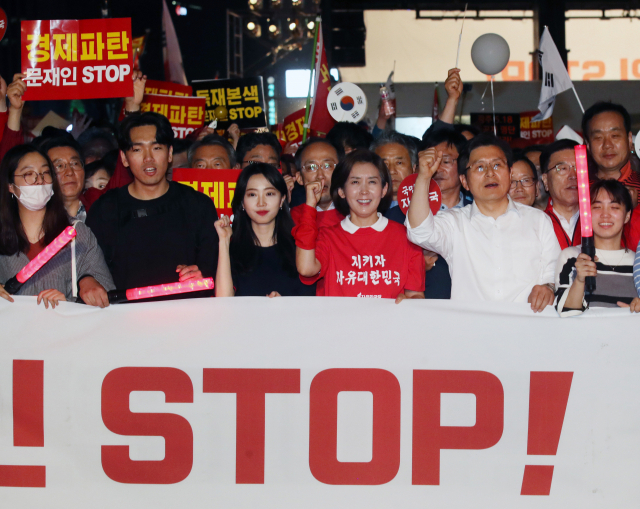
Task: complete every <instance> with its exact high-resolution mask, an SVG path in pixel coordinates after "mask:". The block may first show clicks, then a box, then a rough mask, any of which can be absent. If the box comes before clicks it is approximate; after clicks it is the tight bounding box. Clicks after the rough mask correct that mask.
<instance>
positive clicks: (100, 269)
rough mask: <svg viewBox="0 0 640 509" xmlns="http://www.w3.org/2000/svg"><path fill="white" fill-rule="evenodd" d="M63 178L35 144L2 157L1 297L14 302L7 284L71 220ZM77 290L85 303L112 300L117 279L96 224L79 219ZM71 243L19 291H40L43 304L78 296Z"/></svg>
mask: <svg viewBox="0 0 640 509" xmlns="http://www.w3.org/2000/svg"><path fill="white" fill-rule="evenodd" d="M70 224H71V223H70V221H69V216H68V215H67V212H66V210H65V208H64V205H63V202H62V194H61V192H60V187H59V185H58V181H57V180H56V178H55V177H54V174H53V166H52V164H51V161H50V160H49V158H48V157H47V155H46V154H45V153H43V152H41V151H39V150H38V149H37V148H36V147H34V146H33V145H18V146H17V147H14V148H12V149H11V150H9V151H8V152H7V154H6V155H5V157H4V158H3V159H2V162H1V163H0V283H1V284H0V297H2V298H4V299H6V300H8V301H10V302H13V299H12V298H11V296H10V295H9V293H8V292H7V291H6V290H5V289H4V286H3V285H4V284H5V283H6V282H7V281H8V280H9V279H11V278H12V277H13V276H15V275H16V274H17V273H18V272H19V271H20V270H21V269H22V268H23V267H24V266H25V265H27V264H28V263H29V262H30V261H31V260H33V259H34V258H35V257H36V256H37V255H38V254H39V253H40V252H41V251H42V250H43V249H44V248H45V247H46V246H47V245H49V244H50V243H51V242H52V241H53V240H54V239H55V238H56V237H57V236H58V235H59V234H60V233H62V231H63V230H64V229H65V228H66V227H67V226H69V225H70ZM74 226H75V229H76V232H77V235H76V267H77V270H76V273H77V275H78V280H79V282H78V288H79V292H78V294H79V295H80V297H81V298H82V299H83V300H84V302H85V303H87V304H90V305H94V306H100V307H105V306H107V305H109V300H108V298H107V293H106V290H112V289H113V288H114V287H113V281H112V279H111V274H110V273H109V269H108V268H107V265H106V263H105V261H104V256H103V255H102V251H101V250H100V248H99V247H98V243H97V242H96V239H95V237H94V236H93V234H92V233H91V230H90V229H89V228H88V227H86V226H85V225H84V224H83V223H80V222H77V223H76V224H75V225H74ZM71 270H72V269H71V247H70V246H69V245H67V246H66V247H64V248H63V249H62V250H61V251H60V252H58V253H57V254H56V255H55V256H54V257H53V258H51V260H49V261H48V262H47V263H46V264H45V265H44V266H43V267H42V268H41V269H40V270H38V271H37V272H36V273H35V274H34V275H33V276H32V277H31V278H30V279H28V280H27V281H26V282H25V283H24V285H23V286H22V287H21V288H20V290H18V291H17V292H16V294H17V295H37V296H38V304H40V302H44V305H45V307H47V308H48V307H49V304H51V306H52V307H55V306H56V305H57V304H58V302H60V301H63V300H69V299H71V297H72V296H73V293H74V292H73V288H72V274H71Z"/></svg>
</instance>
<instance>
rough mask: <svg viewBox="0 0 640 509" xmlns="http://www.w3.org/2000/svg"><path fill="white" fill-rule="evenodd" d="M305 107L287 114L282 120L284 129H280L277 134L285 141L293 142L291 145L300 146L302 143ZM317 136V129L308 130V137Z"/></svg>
mask: <svg viewBox="0 0 640 509" xmlns="http://www.w3.org/2000/svg"><path fill="white" fill-rule="evenodd" d="M305 112H306V109H305V108H301V109H299V110H298V111H294V112H293V113H291V114H290V115H287V116H286V117H285V118H284V120H283V122H282V129H278V131H277V133H276V136H277V137H278V139H279V140H282V141H284V142H285V143H291V146H293V147H298V146H299V145H300V144H301V143H302V134H303V131H304V117H305ZM312 136H317V133H316V132H315V131H312V130H311V129H308V130H307V138H310V137H312Z"/></svg>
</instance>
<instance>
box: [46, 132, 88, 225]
mask: <svg viewBox="0 0 640 509" xmlns="http://www.w3.org/2000/svg"><path fill="white" fill-rule="evenodd" d="M41 149H42V150H43V151H44V152H46V153H47V155H48V156H49V159H51V162H52V163H53V169H54V171H55V174H56V178H57V179H58V184H59V185H60V191H61V193H62V201H63V202H64V208H65V209H67V214H69V217H70V218H71V219H72V220H74V221H76V220H77V221H82V222H83V223H84V222H85V221H86V219H87V210H86V208H85V205H84V203H83V194H82V193H83V191H84V161H83V160H82V156H81V155H80V150H81V149H80V145H78V143H77V142H76V141H75V140H74V139H73V138H68V137H66V136H65V137H58V138H49V139H46V140H44V141H43V143H42V145H41Z"/></svg>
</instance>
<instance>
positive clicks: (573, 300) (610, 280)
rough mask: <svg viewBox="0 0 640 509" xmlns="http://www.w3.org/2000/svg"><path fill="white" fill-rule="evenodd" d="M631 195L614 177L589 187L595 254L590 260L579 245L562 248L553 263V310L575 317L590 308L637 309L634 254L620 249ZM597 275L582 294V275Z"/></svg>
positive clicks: (628, 217) (583, 277)
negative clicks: (590, 288) (590, 290)
mask: <svg viewBox="0 0 640 509" xmlns="http://www.w3.org/2000/svg"><path fill="white" fill-rule="evenodd" d="M631 208H632V202H631V195H630V194H629V191H628V190H627V188H626V187H625V186H624V185H623V184H621V183H620V182H618V181H616V180H599V181H597V182H596V183H595V184H593V185H592V186H591V221H592V225H593V239H594V243H595V246H596V256H595V259H594V260H592V259H591V258H590V257H589V256H588V255H586V254H583V253H582V252H581V250H580V247H579V246H572V247H568V248H566V249H564V250H563V251H562V253H561V254H560V257H559V259H558V264H557V266H556V288H557V291H556V298H557V300H556V309H557V310H558V313H559V314H560V316H562V317H565V316H575V315H580V314H582V313H583V312H584V311H585V310H586V309H588V308H589V307H590V306H592V307H609V308H615V307H625V308H630V310H631V312H632V313H638V312H640V299H639V298H638V293H637V290H636V287H635V285H634V281H633V262H634V256H635V253H634V252H633V251H631V250H629V249H625V248H623V247H622V246H623V244H622V230H623V228H624V225H625V224H626V223H627V222H629V219H630V217H631ZM590 276H593V277H596V290H595V292H594V293H592V294H591V295H588V296H585V278H587V277H590Z"/></svg>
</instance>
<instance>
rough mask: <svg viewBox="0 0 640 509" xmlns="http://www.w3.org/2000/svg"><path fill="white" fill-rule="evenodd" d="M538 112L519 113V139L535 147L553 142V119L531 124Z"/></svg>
mask: <svg viewBox="0 0 640 509" xmlns="http://www.w3.org/2000/svg"><path fill="white" fill-rule="evenodd" d="M538 114H540V112H539V111H525V112H523V113H520V138H522V139H524V140H528V141H530V142H531V143H533V144H535V145H540V144H545V143H551V142H553V140H554V133H553V117H549V118H548V119H546V120H541V121H539V122H533V117H535V116H536V115H538Z"/></svg>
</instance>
